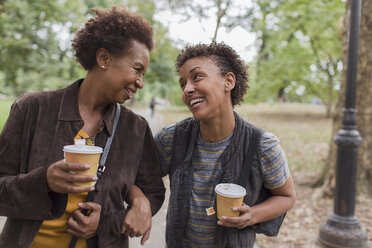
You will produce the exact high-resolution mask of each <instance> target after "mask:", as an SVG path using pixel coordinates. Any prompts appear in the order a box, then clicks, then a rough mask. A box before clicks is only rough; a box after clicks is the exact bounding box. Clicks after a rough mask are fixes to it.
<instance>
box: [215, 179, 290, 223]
mask: <svg viewBox="0 0 372 248" xmlns="http://www.w3.org/2000/svg"><path fill="white" fill-rule="evenodd" d="M270 191H271V193H272V194H273V196H271V197H270V198H268V199H267V200H266V201H264V202H262V203H260V204H258V205H255V206H253V207H249V206H247V205H245V204H244V203H243V205H242V206H237V207H234V208H233V210H234V211H239V212H240V216H239V217H228V216H223V217H222V219H223V220H222V221H220V220H219V221H218V222H217V224H218V225H221V226H226V227H235V228H239V229H243V228H245V227H247V226H251V225H254V224H256V223H260V222H265V221H268V220H271V219H274V218H275V217H278V216H280V215H282V214H284V213H286V212H287V211H288V210H290V209H291V208H292V207H293V205H294V204H295V201H296V193H295V190H294V185H293V181H292V177H291V176H289V177H288V178H287V180H286V181H285V183H284V184H283V185H282V186H280V187H278V188H275V189H271V190H270Z"/></svg>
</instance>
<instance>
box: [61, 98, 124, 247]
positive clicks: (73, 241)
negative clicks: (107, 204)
mask: <svg viewBox="0 0 372 248" xmlns="http://www.w3.org/2000/svg"><path fill="white" fill-rule="evenodd" d="M119 117H120V104H119V103H116V112H115V119H114V125H113V128H112V134H111V136H110V137H108V138H107V141H106V144H105V148H104V149H103V153H102V156H101V159H100V160H99V164H98V168H97V177H98V180H99V179H100V178H101V176H102V175H103V173H104V172H105V169H106V166H105V163H106V159H107V156H108V153H109V151H110V147H111V144H112V140H113V139H114V135H115V132H116V127H117V126H118V122H119ZM98 180H97V181H96V183H95V184H94V187H95V186H96V185H97V182H98ZM93 196H94V191H89V193H88V195H87V198H86V200H85V201H86V202H89V201H93ZM82 213H83V214H84V215H87V214H88V210H87V209H83V210H82ZM76 242H77V238H76V237H72V238H71V242H70V245H69V246H68V248H74V247H75V245H76Z"/></svg>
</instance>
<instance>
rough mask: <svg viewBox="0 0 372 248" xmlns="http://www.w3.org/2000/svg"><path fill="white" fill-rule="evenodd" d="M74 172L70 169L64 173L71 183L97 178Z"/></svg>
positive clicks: (91, 180)
mask: <svg viewBox="0 0 372 248" xmlns="http://www.w3.org/2000/svg"><path fill="white" fill-rule="evenodd" d="M73 173H74V172H73V171H70V172H68V173H67V174H66V175H64V176H65V177H66V179H67V180H68V181H70V182H72V183H74V182H77V183H79V182H82V183H84V182H95V181H97V180H98V177H97V176H95V175H94V176H90V175H75V174H73Z"/></svg>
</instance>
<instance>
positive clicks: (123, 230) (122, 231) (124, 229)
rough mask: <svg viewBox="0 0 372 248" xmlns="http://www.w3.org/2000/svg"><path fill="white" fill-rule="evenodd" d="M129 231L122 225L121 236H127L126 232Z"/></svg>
mask: <svg viewBox="0 0 372 248" xmlns="http://www.w3.org/2000/svg"><path fill="white" fill-rule="evenodd" d="M126 230H127V228H126V227H125V225H122V227H121V234H125V231H126Z"/></svg>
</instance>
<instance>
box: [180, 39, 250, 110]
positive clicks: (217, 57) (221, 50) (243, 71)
mask: <svg viewBox="0 0 372 248" xmlns="http://www.w3.org/2000/svg"><path fill="white" fill-rule="evenodd" d="M194 57H206V58H209V59H211V60H212V61H213V62H214V63H216V65H217V67H218V68H219V69H220V71H221V74H222V75H223V76H226V75H227V73H229V72H232V73H234V75H235V80H236V82H235V87H234V89H232V91H231V103H232V105H233V106H235V105H238V104H240V102H242V101H243V97H244V95H245V93H246V92H247V89H248V72H247V71H248V66H247V65H245V63H244V61H243V60H242V59H241V58H240V56H239V55H238V54H237V53H236V51H235V50H234V49H232V48H231V47H230V46H228V45H226V44H224V43H223V42H221V43H217V42H212V43H210V44H209V45H207V44H197V45H192V46H187V47H186V48H185V49H184V50H182V51H181V53H180V54H178V56H177V58H176V64H175V66H176V71H177V72H178V73H179V70H180V68H181V67H182V65H183V64H184V63H186V61H187V60H189V59H191V58H194Z"/></svg>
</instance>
